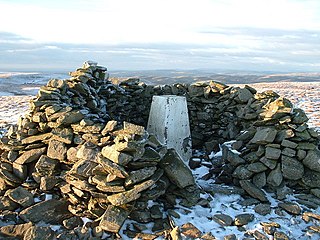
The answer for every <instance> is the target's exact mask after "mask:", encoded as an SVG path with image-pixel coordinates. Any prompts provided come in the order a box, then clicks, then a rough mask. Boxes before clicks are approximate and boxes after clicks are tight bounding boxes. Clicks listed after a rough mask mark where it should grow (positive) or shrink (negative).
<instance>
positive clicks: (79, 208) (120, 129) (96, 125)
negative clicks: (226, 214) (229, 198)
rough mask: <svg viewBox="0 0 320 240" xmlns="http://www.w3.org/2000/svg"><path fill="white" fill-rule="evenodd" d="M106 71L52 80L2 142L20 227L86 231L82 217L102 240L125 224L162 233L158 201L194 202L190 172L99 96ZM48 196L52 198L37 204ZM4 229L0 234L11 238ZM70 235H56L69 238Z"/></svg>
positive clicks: (8, 196) (5, 187)
mask: <svg viewBox="0 0 320 240" xmlns="http://www.w3.org/2000/svg"><path fill="white" fill-rule="evenodd" d="M105 71H106V69H105V68H102V67H99V66H96V65H95V64H93V63H90V62H89V63H86V64H85V65H84V67H83V68H81V69H78V70H77V71H76V72H73V73H71V76H72V78H70V79H69V80H57V79H53V80H50V81H49V82H48V84H47V85H46V86H44V87H41V89H40V91H39V93H38V95H37V97H36V99H35V100H33V101H32V102H31V108H30V113H29V114H28V115H27V116H26V117H25V118H23V119H21V121H19V123H18V126H17V127H16V128H12V129H11V130H10V131H9V132H8V133H7V135H6V136H5V137H3V138H2V139H1V145H0V149H1V150H0V154H1V169H0V183H1V185H0V190H1V197H0V210H1V211H4V212H3V213H4V215H6V216H7V215H10V214H11V215H12V214H13V212H12V211H14V210H15V211H16V212H15V214H17V215H18V216H19V221H21V223H22V224H23V222H31V223H37V222H40V221H43V222H45V223H51V224H57V223H61V222H62V221H63V224H64V226H65V228H66V229H73V228H74V227H77V226H80V225H82V224H81V222H82V220H81V217H82V218H83V217H86V218H89V219H93V220H94V219H96V220H95V221H94V223H93V224H92V225H91V226H90V227H92V231H94V236H96V237H101V236H102V234H103V233H104V232H105V233H118V232H119V230H120V228H121V227H122V224H123V223H124V221H125V220H126V219H127V218H130V219H133V220H135V221H137V222H142V223H147V222H151V221H153V222H157V225H156V227H155V230H157V231H161V230H165V229H168V228H170V225H169V222H168V219H167V217H166V216H164V215H163V214H162V212H161V211H160V207H163V204H160V202H161V201H163V202H165V203H166V207H167V208H168V207H170V206H171V207H173V206H174V204H175V199H176V198H177V197H178V196H179V198H181V199H184V200H183V202H184V204H185V205H186V206H191V205H194V204H195V203H196V202H197V200H198V198H199V191H198V189H197V187H196V185H195V182H194V179H193V176H192V173H191V171H190V169H189V168H188V167H187V166H186V165H185V164H184V162H183V161H182V159H181V158H180V157H179V155H178V154H177V153H176V152H175V150H174V149H167V148H165V147H164V146H162V145H161V144H160V143H159V142H158V141H157V140H156V139H155V137H153V136H149V134H148V133H147V132H146V131H145V129H144V127H142V126H139V125H135V124H132V123H129V122H122V123H119V122H117V121H115V120H110V116H109V114H108V112H107V110H106V101H105V99H104V98H102V97H101V96H100V94H99V89H100V87H101V86H104V85H107V84H108V83H107V82H106V80H105ZM48 193H50V194H53V199H51V200H47V201H41V202H39V203H37V201H35V200H34V199H35V198H37V197H41V196H43V194H48ZM160 197H162V200H161V201H160V200H159V201H158V203H156V200H157V199H160ZM150 200H151V201H152V202H153V204H152V205H150V204H151V203H150V202H149V201H150ZM17 212H18V213H17ZM44 212H45V213H46V214H45V215H43V213H44ZM39 213H40V214H39ZM15 223H17V222H15ZM19 223H20V222H19ZM14 226H15V227H14ZM14 226H11V228H12V229H15V230H17V229H18V228H19V227H21V226H18V225H14ZM25 226H26V225H23V229H24V227H25ZM5 229H7V228H5ZM5 229H4V230H3V231H2V230H1V229H0V233H1V232H2V233H6V234H8V232H7V231H6V230H5ZM42 230H43V229H38V228H37V229H36V233H39V231H42ZM17 231H18V230H17ZM19 231H20V230H19ZM21 231H22V230H21ZM47 231H49V230H48V229H47V230H46V231H44V232H47ZM49 232H50V234H48V236H49V235H50V236H51V235H52V232H51V231H49ZM21 234H22V233H21ZM39 234H40V233H39ZM68 234H70V232H62V233H60V234H59V236H57V237H58V239H68ZM87 234H89V235H90V231H87ZM131 234H133V233H131ZM9 236H10V234H9ZM12 236H13V235H12Z"/></svg>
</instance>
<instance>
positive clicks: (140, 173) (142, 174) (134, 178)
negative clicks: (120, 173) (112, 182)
mask: <svg viewBox="0 0 320 240" xmlns="http://www.w3.org/2000/svg"><path fill="white" fill-rule="evenodd" d="M156 170H157V168H156V167H146V168H142V169H139V170H136V171H131V172H130V173H129V177H127V178H126V180H125V182H124V185H125V187H128V186H131V185H133V184H136V183H138V182H141V181H143V180H145V179H147V178H149V177H151V176H152V175H153V174H154V173H155V171H156Z"/></svg>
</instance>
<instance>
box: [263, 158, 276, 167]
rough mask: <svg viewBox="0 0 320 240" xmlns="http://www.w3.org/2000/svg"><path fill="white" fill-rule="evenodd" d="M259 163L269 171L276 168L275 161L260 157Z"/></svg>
mask: <svg viewBox="0 0 320 240" xmlns="http://www.w3.org/2000/svg"><path fill="white" fill-rule="evenodd" d="M259 161H260V162H262V163H263V164H264V165H266V166H267V167H268V168H270V169H275V168H276V166H277V160H272V159H268V158H266V157H262V158H260V160H259Z"/></svg>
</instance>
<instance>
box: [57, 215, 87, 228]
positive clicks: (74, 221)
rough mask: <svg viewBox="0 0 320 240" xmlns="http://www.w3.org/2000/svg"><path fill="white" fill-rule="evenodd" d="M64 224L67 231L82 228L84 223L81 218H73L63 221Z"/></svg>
mask: <svg viewBox="0 0 320 240" xmlns="http://www.w3.org/2000/svg"><path fill="white" fill-rule="evenodd" d="M62 224H63V226H64V227H65V228H66V229H74V228H76V227H79V226H82V225H83V221H82V219H81V218H80V217H78V216H73V217H71V218H68V219H65V220H63V222H62Z"/></svg>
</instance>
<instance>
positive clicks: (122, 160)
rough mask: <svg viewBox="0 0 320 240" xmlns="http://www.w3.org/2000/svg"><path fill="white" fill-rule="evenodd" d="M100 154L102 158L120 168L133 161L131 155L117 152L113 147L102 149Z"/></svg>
mask: <svg viewBox="0 0 320 240" xmlns="http://www.w3.org/2000/svg"><path fill="white" fill-rule="evenodd" d="M101 154H102V155H103V156H104V157H106V158H108V159H110V160H111V161H113V162H115V163H117V164H119V165H122V166H125V165H127V164H128V163H129V162H130V161H131V160H133V157H132V156H131V155H129V154H127V153H124V152H119V151H117V150H116V148H115V146H105V147H103V148H102V150H101Z"/></svg>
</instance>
